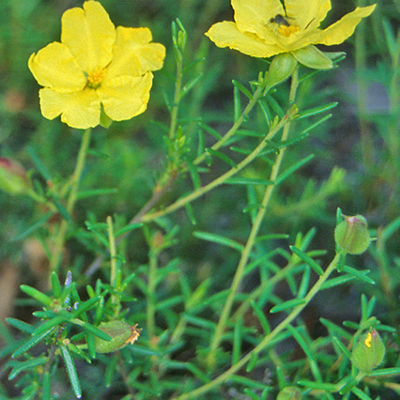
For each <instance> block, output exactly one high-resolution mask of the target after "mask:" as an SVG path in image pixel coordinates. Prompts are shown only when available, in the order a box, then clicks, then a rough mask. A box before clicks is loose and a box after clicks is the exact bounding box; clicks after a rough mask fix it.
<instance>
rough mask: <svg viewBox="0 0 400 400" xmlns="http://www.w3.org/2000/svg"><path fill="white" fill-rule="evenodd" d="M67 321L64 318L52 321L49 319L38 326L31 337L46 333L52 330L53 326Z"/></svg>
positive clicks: (60, 317)
mask: <svg viewBox="0 0 400 400" xmlns="http://www.w3.org/2000/svg"><path fill="white" fill-rule="evenodd" d="M66 321H67V319H66V318H65V317H64V316H61V315H59V316H57V317H54V318H52V319H49V320H48V321H46V322H44V323H42V324H41V325H39V326H38V327H37V328H36V329H35V330H34V331H33V335H39V334H41V333H42V332H45V331H48V330H49V329H53V328H54V327H55V326H57V325H60V324H62V323H64V322H66Z"/></svg>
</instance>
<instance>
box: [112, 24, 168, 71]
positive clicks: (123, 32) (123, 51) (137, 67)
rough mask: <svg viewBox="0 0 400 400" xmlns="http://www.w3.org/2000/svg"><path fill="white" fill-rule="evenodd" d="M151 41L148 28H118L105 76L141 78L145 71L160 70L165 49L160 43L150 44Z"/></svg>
mask: <svg viewBox="0 0 400 400" xmlns="http://www.w3.org/2000/svg"><path fill="white" fill-rule="evenodd" d="M151 40H152V37H151V32H150V30H149V29H148V28H124V27H122V26H119V27H118V28H117V37H116V40H115V45H114V50H113V60H112V63H111V64H110V66H109V67H108V68H107V76H108V77H117V76H121V75H129V76H141V75H143V74H145V73H146V72H147V71H155V70H157V69H160V68H161V67H162V65H163V61H164V58H165V47H164V46H163V45H162V44H160V43H150V42H151Z"/></svg>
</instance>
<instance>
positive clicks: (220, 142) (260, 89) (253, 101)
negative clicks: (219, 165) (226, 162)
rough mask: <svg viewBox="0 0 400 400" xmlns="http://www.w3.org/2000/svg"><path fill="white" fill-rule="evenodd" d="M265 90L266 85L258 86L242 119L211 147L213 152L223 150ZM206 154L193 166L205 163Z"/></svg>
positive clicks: (241, 116) (194, 162)
mask: <svg viewBox="0 0 400 400" xmlns="http://www.w3.org/2000/svg"><path fill="white" fill-rule="evenodd" d="M264 89H265V84H264V83H263V84H260V85H259V86H257V89H256V91H255V92H254V94H253V97H252V98H251V99H250V101H249V102H248V103H247V106H246V107H245V109H244V110H243V112H242V114H241V115H240V117H239V118H238V119H237V121H235V123H234V124H233V125H232V127H231V128H230V129H229V131H228V132H226V134H225V135H224V136H223V137H222V139H220V140H218V142H217V143H215V144H214V145H213V146H211V149H212V150H218V149H219V148H221V147H222V146H223V145H224V144H225V143H226V142H227V141H228V140H229V139H230V138H231V137H232V136H233V135H234V134H235V133H236V132H237V130H238V129H239V128H240V127H241V125H242V124H243V122H244V121H245V119H246V118H247V116H248V114H249V113H250V111H251V110H252V109H253V107H254V106H255V105H256V104H257V101H258V100H259V99H260V97H261V96H262V94H263V91H264ZM206 154H207V153H206V152H204V153H203V154H202V155H201V156H199V157H197V158H196V159H195V160H194V161H193V164H195V165H198V164H200V163H201V162H203V161H204V159H205V158H206Z"/></svg>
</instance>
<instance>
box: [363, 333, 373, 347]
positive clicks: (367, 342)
mask: <svg viewBox="0 0 400 400" xmlns="http://www.w3.org/2000/svg"><path fill="white" fill-rule="evenodd" d="M371 341H372V335H371V332H368V335H367V337H366V338H365V340H364V344H365V345H366V346H367V347H371Z"/></svg>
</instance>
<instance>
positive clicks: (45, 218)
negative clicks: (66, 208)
mask: <svg viewBox="0 0 400 400" xmlns="http://www.w3.org/2000/svg"><path fill="white" fill-rule="evenodd" d="M54 214H55V212H54V211H49V212H48V213H46V214H45V215H44V216H43V218H41V219H40V220H39V221H38V222H36V224H34V225H32V226H31V227H30V228H28V229H27V230H26V231H24V232H22V233H20V234H19V235H18V236H16V237H15V238H13V239H12V240H13V241H17V240H22V239H25V238H26V237H28V236H29V235H30V234H31V233H32V232H34V231H36V230H37V229H39V228H40V227H41V226H43V225H44V224H45V223H46V222H47V221H48V220H49V219H50V218H51V217H52V216H53V215H54Z"/></svg>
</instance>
